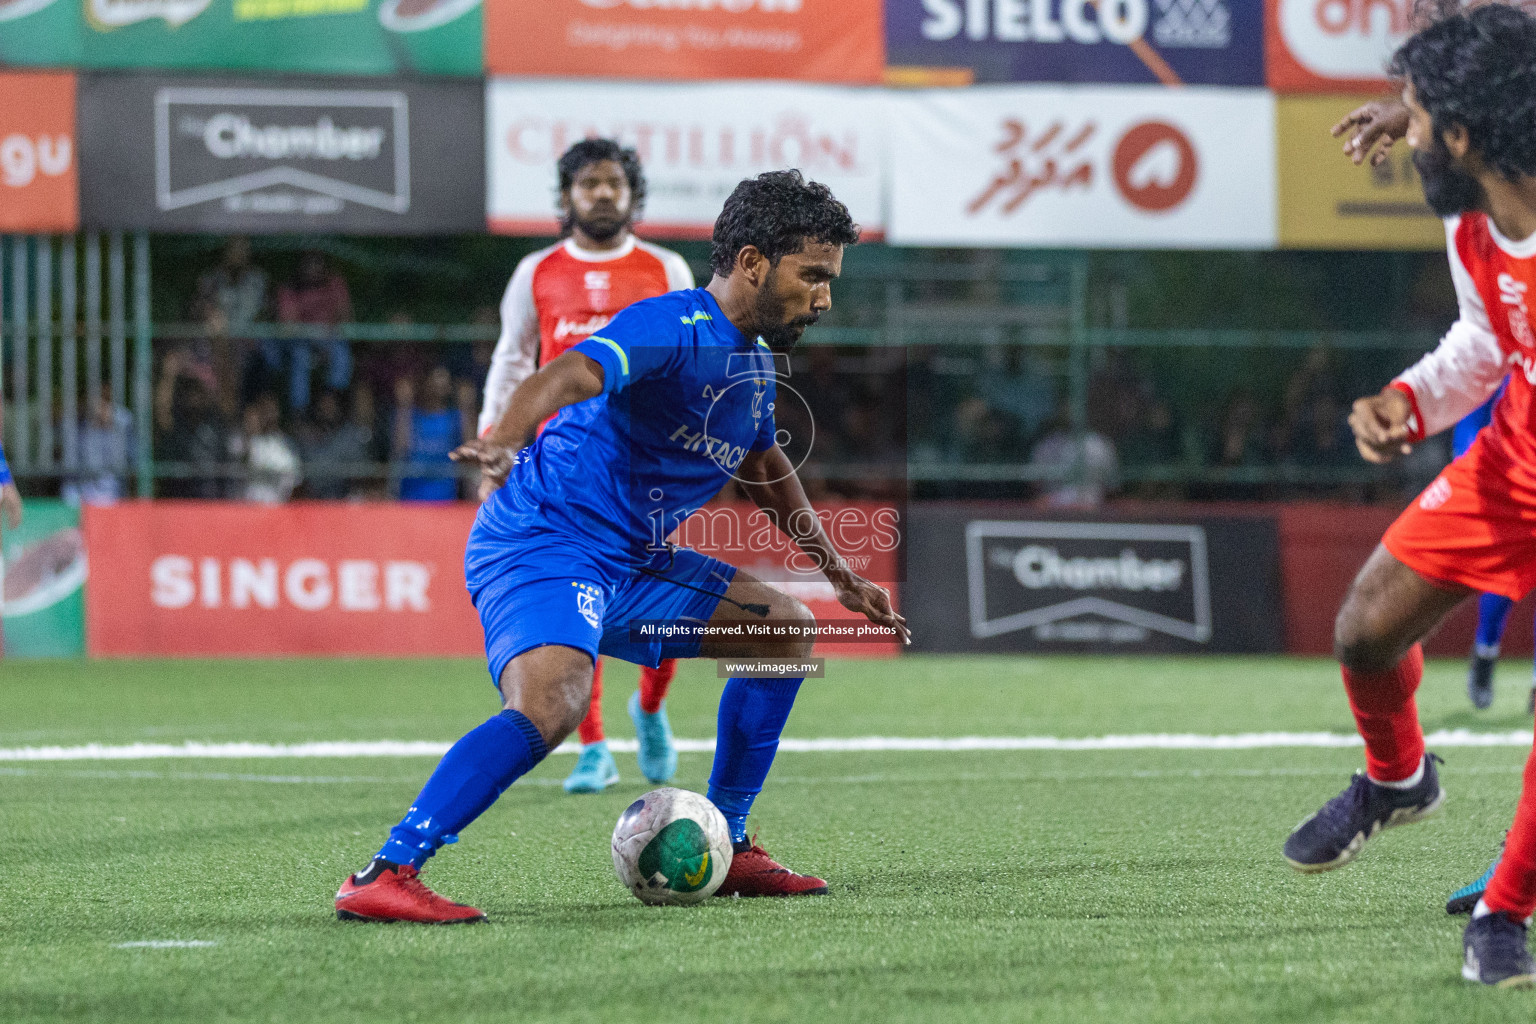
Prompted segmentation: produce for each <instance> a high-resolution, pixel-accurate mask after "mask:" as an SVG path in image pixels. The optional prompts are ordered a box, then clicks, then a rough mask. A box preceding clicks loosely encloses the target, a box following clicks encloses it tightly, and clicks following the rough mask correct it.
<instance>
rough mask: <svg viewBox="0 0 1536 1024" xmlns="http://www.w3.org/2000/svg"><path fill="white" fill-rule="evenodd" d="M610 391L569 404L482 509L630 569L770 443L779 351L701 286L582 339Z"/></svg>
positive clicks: (513, 528)
mask: <svg viewBox="0 0 1536 1024" xmlns="http://www.w3.org/2000/svg"><path fill="white" fill-rule="evenodd" d="M573 348H574V350H575V351H577V352H580V353H581V354H582V355H585V356H587V357H588V358H590V359H592V360H594V361H595V362H596V363H597V364H598V365H599V366H601V367H602V369H603V393H602V394H601V395H599V396H598V397H596V398H593V399H591V400H589V401H586V402H580V403H577V404H576V405H572V406H567V407H566V408H565V409H563V410H561V412H560V414H559V415H558V416H556V417H555V419H554V420H553V421H552V422H551V423H550V424H549V426H547V427H546V428H545V429H544V431H543V432H542V433H541V434H540V435H539V437H538V440H537V441H535V442H534V443H533V444H531V445H529V446H528V447H527V448H525V449H523V450H522V451H521V452H519V453H518V455H517V459H516V461H515V463H514V465H513V468H512V472H511V474H510V475H509V477H508V480H507V486H505V487H503V488H501V490H500V491H498V492H497V493H496V494H495V495H494V496H493V497H492V498H491V499H490V500H489V501H488V502H487V503H486V505H485V507H484V508H483V509H482V511H481V520H482V522H483V523H484V524H485V525H486V526H488V527H490V528H491V530H492V532H494V533H497V534H501V535H504V536H517V535H526V533H527V532H528V531H529V530H530V529H532V530H538V529H541V528H542V529H553V530H555V531H557V532H559V533H561V534H563V535H566V537H567V538H568V539H570V540H573V541H577V542H579V543H581V544H582V546H584V547H592V548H595V549H596V550H598V551H599V552H601V553H602V554H604V555H605V556H606V557H610V558H612V559H614V560H615V561H617V562H620V563H623V564H628V565H630V566H635V565H640V564H643V563H644V562H646V561H648V560H649V559H651V558H652V557H654V555H655V554H656V553H657V552H658V551H659V550H662V549H663V548H664V546H665V543H666V538H667V536H668V535H669V534H670V533H671V532H672V531H673V530H674V529H676V528H677V526H678V525H679V524H680V523H682V521H683V520H685V519H687V518H688V517H689V516H690V515H692V514H693V513H694V512H695V511H697V510H698V509H699V508H700V507H701V506H702V505H704V504H705V503H706V502H708V501H709V500H710V499H712V498H714V497H715V496H716V495H717V494H719V493H720V490H721V488H723V487H724V486H725V484H726V483H727V481H729V480H730V479H731V476H732V474H733V473H735V471H736V469H737V468H738V467H739V466H740V465H741V462H742V460H743V459H745V458H746V457H747V454H748V453H749V452H761V451H766V450H768V449H769V448H771V447H773V444H774V438H775V428H774V420H773V407H774V399H775V386H774V359H773V353H772V352H771V351H770V350H769V348H768V346H767V344H766V343H765V342H763V341H762V340H761V339H749V338H747V337H746V336H744V335H743V334H742V333H741V332H740V331H738V330H737V329H736V327H735V326H734V325H732V324H731V322H730V321H729V320H727V319H726V318H725V314H724V313H722V312H721V311H720V306H719V304H718V303H717V302H716V301H715V298H714V296H712V295H710V294H709V292H708V291H706V290H705V289H703V288H697V289H693V290H689V291H679V292H670V293H668V294H666V295H661V296H658V297H656V298H653V299H645V300H644V301H641V302H637V303H635V304H634V305H632V306H630V307H628V308H627V309H625V310H624V311H623V312H621V313H619V315H618V316H616V317H614V319H613V321H612V322H611V323H609V324H608V326H607V327H605V328H604V329H603V330H602V331H601V332H600V333H599V334H595V335H593V336H591V337H589V338H586V339H585V340H583V341H581V342H579V343H577V344H576V345H575V346H573Z"/></svg>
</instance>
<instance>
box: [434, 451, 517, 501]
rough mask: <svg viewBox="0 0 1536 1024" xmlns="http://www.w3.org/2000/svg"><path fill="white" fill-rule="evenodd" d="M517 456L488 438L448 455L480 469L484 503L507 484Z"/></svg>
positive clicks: (455, 460) (454, 459) (456, 460)
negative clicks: (513, 461) (514, 458)
mask: <svg viewBox="0 0 1536 1024" xmlns="http://www.w3.org/2000/svg"><path fill="white" fill-rule="evenodd" d="M516 454H517V453H516V452H514V451H513V450H512V449H511V448H508V447H507V446H506V445H502V444H492V443H491V441H490V440H489V439H488V438H484V437H480V438H476V439H475V440H473V441H466V442H465V443H464V444H461V445H459V446H458V447H457V448H455V449H454V450H453V451H451V452H449V453H448V457H449V458H450V459H452V460H453V461H454V462H468V463H471V464H472V465H476V466H479V467H480V494H481V498H480V500H481V501H484V500H485V499H486V498H487V497H489V496H490V494H491V493H494V492H495V491H497V490H499V489H500V487H501V485H502V484H504V483H506V482H507V474H508V473H510V472H512V459H513V457H514V456H515V455H516ZM487 484H489V485H490V490H489V491H487V490H486V485H487Z"/></svg>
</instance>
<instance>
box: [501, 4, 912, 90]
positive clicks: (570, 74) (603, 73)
mask: <svg viewBox="0 0 1536 1024" xmlns="http://www.w3.org/2000/svg"><path fill="white" fill-rule="evenodd" d="M883 6H884V0H485V64H486V68H487V69H488V70H489V71H491V72H492V73H493V74H501V75H550V76H557V77H562V78H598V77H601V78H691V79H717V78H764V79H772V78H794V79H800V80H803V81H812V82H865V83H874V82H878V81H880V78H881V75H882V74H883V73H884V71H885V29H884V20H883Z"/></svg>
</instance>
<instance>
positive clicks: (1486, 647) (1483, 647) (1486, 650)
mask: <svg viewBox="0 0 1536 1024" xmlns="http://www.w3.org/2000/svg"><path fill="white" fill-rule="evenodd" d="M1472 653H1473V654H1475V655H1477V656H1478V657H1479V658H1481V659H1483V660H1484V661H1498V660H1499V645H1498V644H1476V645H1474V646H1473V648H1472Z"/></svg>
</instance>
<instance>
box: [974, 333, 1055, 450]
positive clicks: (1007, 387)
mask: <svg viewBox="0 0 1536 1024" xmlns="http://www.w3.org/2000/svg"><path fill="white" fill-rule="evenodd" d="M982 358H983V361H984V365H985V369H984V370H983V371H982V377H981V382H980V387H981V394H982V396H983V397H984V398H986V400H987V403H988V404H989V405H991V406H992V408H994V409H997V410H1000V411H1001V412H1004V413H1006V414H1008V415H1009V416H1011V417H1013V419H1014V421H1015V422H1017V423H1018V425H1019V432H1020V433H1021V434H1022V435H1023V436H1024V437H1033V436H1034V435H1035V434H1036V433H1037V432H1039V430H1040V429H1041V428H1042V427H1043V426H1044V425H1045V424H1047V423H1049V422H1050V419H1051V414H1052V413H1053V412H1055V410H1056V403H1057V400H1058V397H1057V390H1056V380H1055V374H1054V373H1053V372H1052V369H1051V367H1050V365H1049V364H1048V363H1047V362H1046V361H1045V359H1044V357H1043V356H1042V355H1041V353H1040V351H1039V350H1038V349H1033V348H1017V347H1014V348H1007V347H1003V346H1001V345H989V346H987V348H986V349H985V350H984V351H983V355H982Z"/></svg>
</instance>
